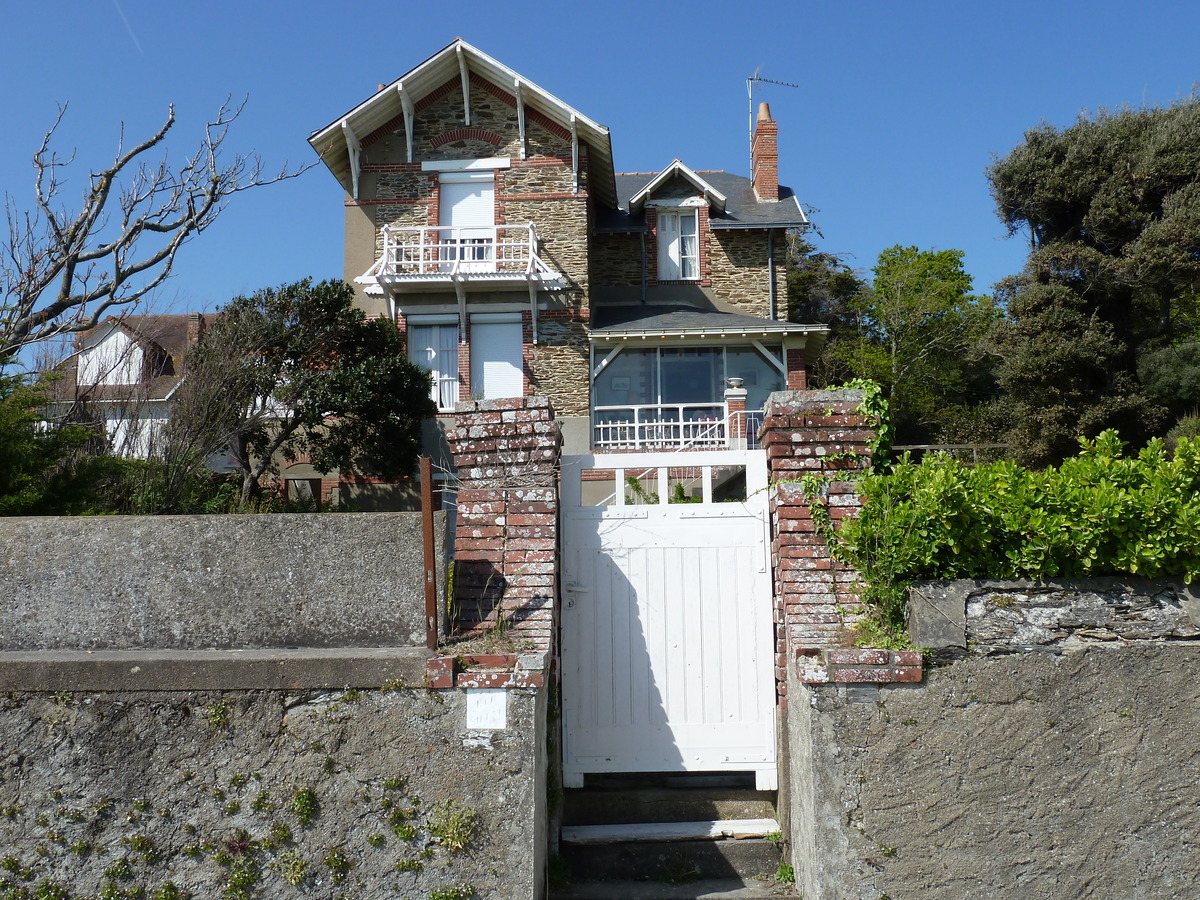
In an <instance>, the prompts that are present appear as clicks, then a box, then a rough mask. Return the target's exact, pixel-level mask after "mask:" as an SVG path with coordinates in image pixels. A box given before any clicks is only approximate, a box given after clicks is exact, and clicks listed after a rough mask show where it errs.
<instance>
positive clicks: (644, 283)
mask: <svg viewBox="0 0 1200 900" xmlns="http://www.w3.org/2000/svg"><path fill="white" fill-rule="evenodd" d="M639 237H640V238H641V239H642V305H643V306H644V305H645V303H646V232H644V231H643V232H641V234H640V235H639Z"/></svg>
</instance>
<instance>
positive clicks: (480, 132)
mask: <svg viewBox="0 0 1200 900" xmlns="http://www.w3.org/2000/svg"><path fill="white" fill-rule="evenodd" d="M451 141H484V142H485V143H488V144H492V145H493V146H497V147H498V146H500V145H501V144H502V143H504V138H502V137H501V136H500V135H498V134H496V132H494V131H487V130H485V129H483V128H455V129H454V130H453V131H444V132H442V133H441V134H439V135H438V136H437V137H435V138H434V139H433V140H431V141H430V142H429V144H430V146H431V147H441V146H442V145H443V144H448V143H450V142H451Z"/></svg>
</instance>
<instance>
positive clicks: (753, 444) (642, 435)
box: [592, 403, 762, 451]
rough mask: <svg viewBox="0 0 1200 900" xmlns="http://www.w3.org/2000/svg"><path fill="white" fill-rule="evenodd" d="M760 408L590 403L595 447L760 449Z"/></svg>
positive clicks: (603, 448)
mask: <svg viewBox="0 0 1200 900" xmlns="http://www.w3.org/2000/svg"><path fill="white" fill-rule="evenodd" d="M761 424H762V411H761V410H754V411H746V412H734V413H728V412H727V410H726V407H725V404H723V403H674V404H667V405H661V404H659V405H644V406H596V407H593V408H592V446H593V447H594V448H595V449H596V450H598V451H612V450H686V449H691V448H699V447H707V448H713V447H728V448H741V449H747V450H754V449H757V448H758V428H759V426H760V425H761Z"/></svg>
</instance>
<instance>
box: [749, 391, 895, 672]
mask: <svg viewBox="0 0 1200 900" xmlns="http://www.w3.org/2000/svg"><path fill="white" fill-rule="evenodd" d="M862 396H863V394H862V391H782V392H777V393H774V394H772V395H771V396H770V398H769V399H768V400H767V407H766V411H765V416H764V419H763V426H762V429H761V430H760V432H759V441H760V445H761V446H762V448H763V449H764V450H766V451H767V465H768V472H769V478H770V482H771V488H770V498H769V500H770V507H771V535H772V543H771V557H772V564H773V568H774V574H775V622H776V630H775V639H776V648H775V649H776V654H777V658H778V657H780V656H782V658H783V660H784V661H785V662H786V661H787V660H797V659H807V658H809V657H811V656H812V655H814V654H817V655H819V654H820V652H821V651H822V650H824V649H827V648H831V647H837V646H841V645H842V644H843V643H844V641H845V637H846V629H847V628H848V626H851V625H853V624H854V622H855V620H856V619H857V618H858V615H859V614H860V612H861V610H862V604H861V602H860V601H859V599H858V596H857V595H856V593H855V590H854V585H855V583H856V582H857V580H858V573H857V572H856V571H854V570H852V569H847V568H846V567H845V566H844V565H842V564H841V563H839V562H837V561H836V560H835V559H833V557H832V555H831V554H830V552H829V548H828V546H827V545H826V543H825V539H824V538H823V537H822V536H821V534H820V533H819V532H818V528H819V523H818V522H814V521H813V517H812V514H811V513H810V510H809V502H808V500H807V498H806V496H805V488H804V485H802V484H801V483H800V479H802V478H803V477H804V476H806V475H816V476H818V477H819V478H820V482H819V484H820V490H821V495H822V498H821V499H822V500H823V501H824V504H825V505H826V507H827V509H828V511H829V515H830V517H831V519H832V521H833V524H834V526H836V524H837V522H838V521H839V520H840V519H843V518H845V517H847V516H853V515H855V514H856V513H857V511H858V508H859V505H860V504H859V496H858V491H857V489H856V487H855V484H854V482H852V481H846V480H844V477H845V474H846V473H847V472H851V471H861V470H862V469H864V468H865V467H866V466H867V465H868V464H869V462H870V457H869V453H870V450H869V448H868V446H867V444H868V442H869V441H870V440H871V438H872V437H873V431H872V430H871V428H870V427H868V426H867V425H866V423H865V420H864V418H863V416H862V415H861V414H860V413H859V412H858V406H859V403H860V401H861V400H862ZM776 677H777V683H778V685H779V688H780V693H781V694H782V693H784V692H785V691H786V684H785V682H786V680H787V670H786V668H784V667H783V666H780V667H778V668H777V671H776Z"/></svg>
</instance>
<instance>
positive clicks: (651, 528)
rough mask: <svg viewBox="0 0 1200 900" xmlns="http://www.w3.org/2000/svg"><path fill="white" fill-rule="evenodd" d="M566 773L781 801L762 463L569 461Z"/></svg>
mask: <svg viewBox="0 0 1200 900" xmlns="http://www.w3.org/2000/svg"><path fill="white" fill-rule="evenodd" d="M562 479H563V490H562V501H563V506H562V516H563V533H562V540H563V548H562V550H563V588H564V598H563V599H564V603H563V610H562V673H563V731H564V735H563V754H564V755H563V766H564V781H565V783H566V785H567V786H568V787H579V786H582V784H583V776H584V774H585V773H589V772H679V771H705V772H722V771H726V772H728V771H753V772H755V775H756V782H757V784H758V786H759V789H761V790H770V789H773V788H774V787H775V781H776V763H775V680H774V638H773V627H772V616H771V609H772V606H771V575H770V551H769V539H768V526H767V500H766V458H765V455H764V452H763V451H760V450H751V451H744V450H743V451H734V450H719V451H704V452H700V451H696V452H688V453H662V454H648V453H626V454H603V455H601V454H597V455H592V456H574V457H564V459H563V475H562Z"/></svg>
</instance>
